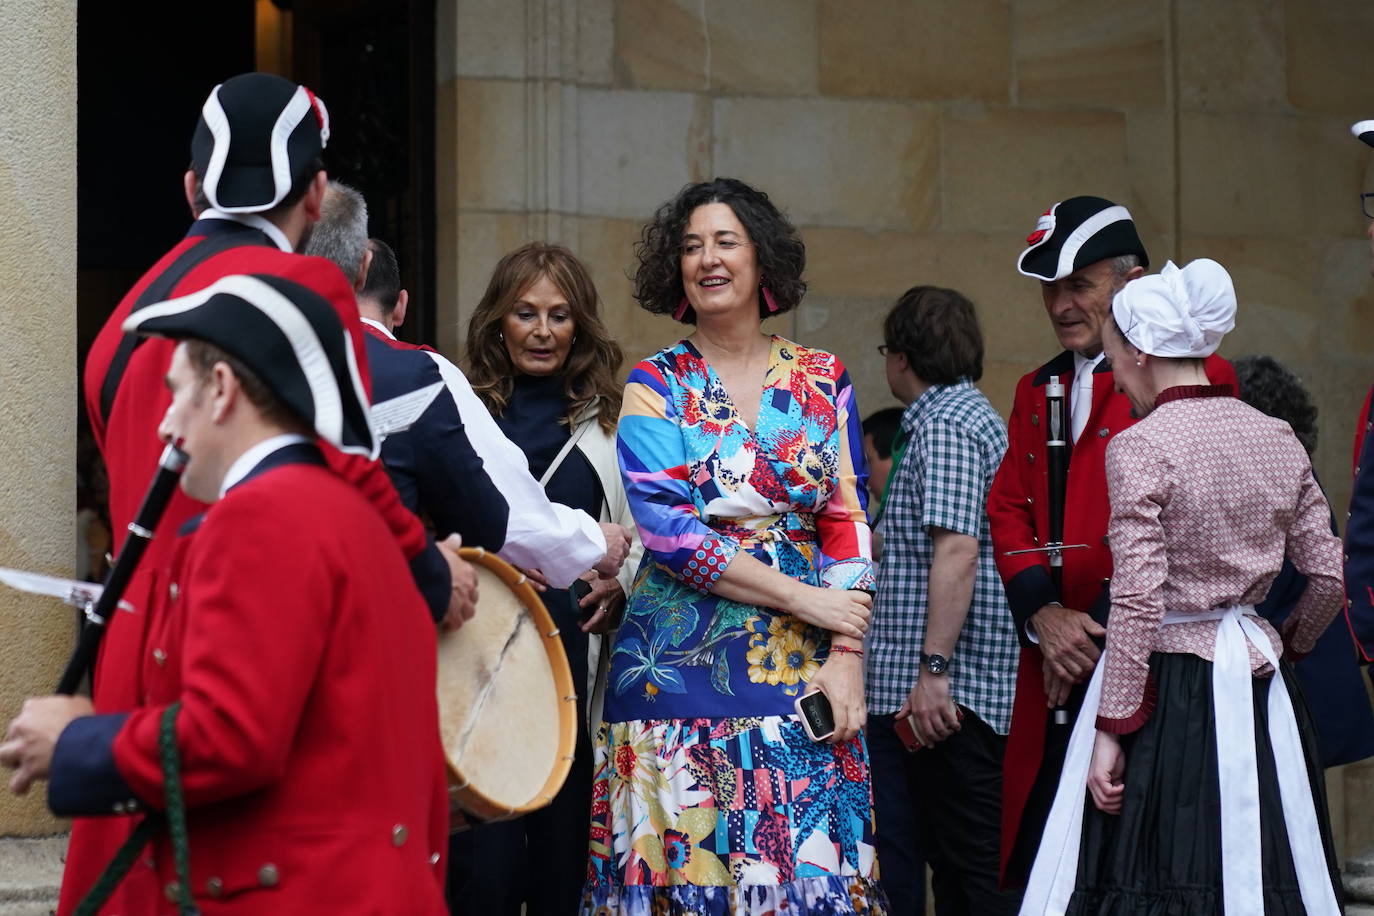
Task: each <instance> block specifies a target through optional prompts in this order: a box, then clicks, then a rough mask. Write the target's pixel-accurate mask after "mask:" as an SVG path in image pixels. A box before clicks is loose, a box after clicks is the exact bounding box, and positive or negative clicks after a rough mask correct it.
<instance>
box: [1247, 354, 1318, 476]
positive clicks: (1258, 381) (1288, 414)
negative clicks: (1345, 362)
mask: <svg viewBox="0 0 1374 916" xmlns="http://www.w3.org/2000/svg"><path fill="white" fill-rule="evenodd" d="M1231 365H1232V366H1234V367H1235V369H1236V381H1238V382H1239V383H1240V392H1239V394H1240V399H1241V400H1242V401H1244V402H1245V403H1247V404H1249V405H1250V406H1251V407H1253V408H1255V409H1256V410H1258V411H1259V412H1260V413H1265V414H1268V415H1269V416H1271V417H1275V418H1277V419H1279V420H1284V421H1286V422H1287V423H1288V425H1289V426H1291V427H1293V435H1295V436H1297V437H1298V441H1299V442H1301V443H1302V447H1303V448H1305V449H1307V454H1308V455H1311V454H1312V453H1313V452H1315V451H1316V450H1317V405H1316V404H1313V403H1312V396H1311V395H1310V394H1308V393H1307V389H1306V388H1304V387H1303V384H1302V379H1300V378H1298V377H1297V375H1295V374H1294V373H1293V372H1292V370H1290V369H1289V368H1288V367H1287V366H1285V365H1284V364H1283V363H1281V362H1279V361H1278V360H1276V359H1274V358H1273V357H1272V356H1242V357H1240V358H1238V359H1234V360H1232V361H1231Z"/></svg>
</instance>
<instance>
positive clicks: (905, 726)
mask: <svg viewBox="0 0 1374 916" xmlns="http://www.w3.org/2000/svg"><path fill="white" fill-rule="evenodd" d="M915 721H916V719H915V716H913V715H912V714H910V713H908V714H907V715H905V716H903V717H902V718H900V719H898V720H897V721H896V722H895V723H893V726H892V728H893V730H894V731H895V732H896V733H897V740H898V741H900V742H902V747H904V748H906V749H907V753H910V754H914V753H916V752H917V751H919V750H920V749H921V748H923V747H925V745H924V744H922V743H921V739H920V738H917V737H916V726H915Z"/></svg>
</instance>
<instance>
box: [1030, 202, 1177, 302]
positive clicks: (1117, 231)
mask: <svg viewBox="0 0 1374 916" xmlns="http://www.w3.org/2000/svg"><path fill="white" fill-rule="evenodd" d="M1026 243H1027V244H1028V245H1030V247H1029V248H1027V249H1026V250H1025V251H1023V252H1021V257H1020V258H1019V259H1017V261H1016V269H1017V270H1018V271H1019V272H1020V273H1022V274H1024V275H1025V276H1027V277H1035V278H1036V279H1038V280H1045V281H1047V282H1053V281H1054V280H1062V279H1063V278H1064V277H1067V276H1068V275H1069V274H1071V273H1073V272H1074V271H1075V270H1079V269H1080V268H1083V267H1086V266H1088V265H1089V264H1095V263H1097V262H1098V261H1101V260H1103V259H1104V258H1115V257H1119V256H1121V255H1124V254H1133V255H1137V256H1138V257H1139V258H1140V264H1141V266H1142V267H1149V266H1150V258H1149V255H1147V254H1146V253H1145V246H1144V245H1143V244H1142V243H1141V241H1140V236H1139V235H1138V234H1137V233H1136V231H1135V222H1134V221H1133V220H1132V219H1131V213H1130V211H1129V210H1127V209H1126V208H1125V207H1123V206H1121V205H1120V204H1114V203H1112V202H1111V201H1110V200H1106V199H1104V198H1101V197H1070V198H1069V199H1068V200H1064V201H1060V202H1059V203H1057V204H1055V205H1054V206H1053V207H1050V208H1049V209H1048V210H1046V211H1045V214H1044V215H1043V216H1041V217H1040V220H1039V222H1037V223H1036V224H1035V231H1034V232H1032V233H1031V234H1030V235H1029V236H1028V237H1027V238H1026Z"/></svg>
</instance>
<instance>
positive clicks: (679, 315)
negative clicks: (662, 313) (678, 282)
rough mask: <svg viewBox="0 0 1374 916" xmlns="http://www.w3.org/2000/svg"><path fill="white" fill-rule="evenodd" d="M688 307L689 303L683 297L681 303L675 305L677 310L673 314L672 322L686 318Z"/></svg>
mask: <svg viewBox="0 0 1374 916" xmlns="http://www.w3.org/2000/svg"><path fill="white" fill-rule="evenodd" d="M690 305H691V303H690V302H688V301H687V297H686V296H683V297H682V301H681V302H679V303H678V304H677V310H676V311H674V312H673V320H674V321H681V320H682V319H683V318H684V317H686V315H687V309H688V307H689V306H690Z"/></svg>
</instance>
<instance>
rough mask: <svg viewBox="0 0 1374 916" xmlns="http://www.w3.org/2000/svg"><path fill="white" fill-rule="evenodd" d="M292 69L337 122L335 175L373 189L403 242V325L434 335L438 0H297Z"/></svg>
mask: <svg viewBox="0 0 1374 916" xmlns="http://www.w3.org/2000/svg"><path fill="white" fill-rule="evenodd" d="M279 5H286V6H289V7H290V10H291V18H292V25H291V51H292V78H293V79H296V80H298V81H300V82H302V83H305V84H306V85H307V86H309V87H310V88H312V89H314V90H315V91H316V92H317V93H318V94H319V95H320V97H321V98H323V99H324V100H325V104H326V105H328V107H329V117H330V122H331V123H332V124H334V125H337V127H336V129H335V131H334V136H333V137H332V138H331V139H330V141H329V149H328V151H327V152H328V159H327V162H328V165H329V173H330V175H331V177H335V178H338V179H339V180H340V181H343V182H345V183H346V184H350V185H352V186H353V187H355V188H357V189H358V190H359V191H362V192H363V196H364V197H365V198H366V199H367V207H368V222H369V225H370V232H371V234H372V235H373V236H376V237H377V238H380V239H382V240H383V241H385V242H386V243H388V244H389V245H391V247H392V248H394V249H396V257H397V258H398V259H399V260H400V262H401V282H402V283H403V284H404V285H405V287H406V288H407V289H408V290H410V302H411V303H412V304H411V306H410V308H409V313H408V315H407V317H406V321H405V324H403V325H402V326H401V327H400V328H399V329H398V330H397V333H398V335H399V336H400V337H402V338H404V339H406V340H409V341H411V342H412V343H427V344H433V343H434V332H435V327H434V322H435V317H434V316H435V310H434V0H400V2H397V0H292V2H290V3H286V4H279Z"/></svg>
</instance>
